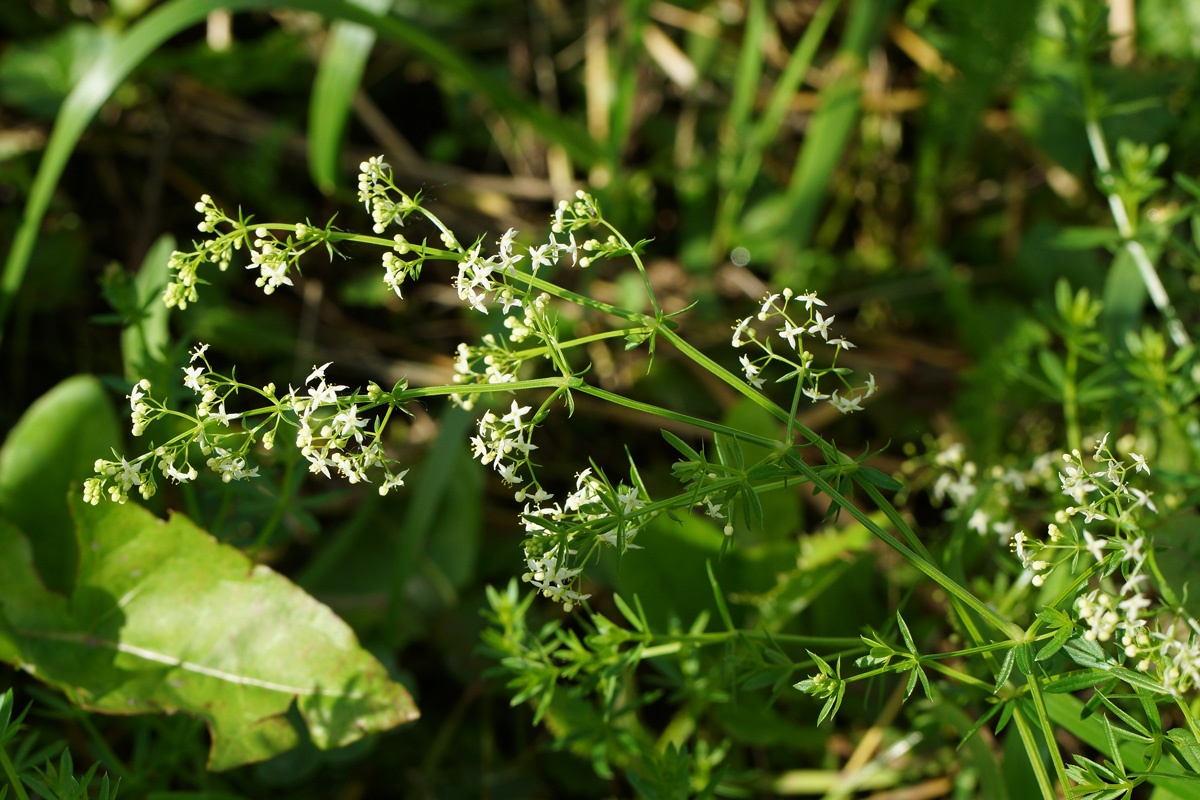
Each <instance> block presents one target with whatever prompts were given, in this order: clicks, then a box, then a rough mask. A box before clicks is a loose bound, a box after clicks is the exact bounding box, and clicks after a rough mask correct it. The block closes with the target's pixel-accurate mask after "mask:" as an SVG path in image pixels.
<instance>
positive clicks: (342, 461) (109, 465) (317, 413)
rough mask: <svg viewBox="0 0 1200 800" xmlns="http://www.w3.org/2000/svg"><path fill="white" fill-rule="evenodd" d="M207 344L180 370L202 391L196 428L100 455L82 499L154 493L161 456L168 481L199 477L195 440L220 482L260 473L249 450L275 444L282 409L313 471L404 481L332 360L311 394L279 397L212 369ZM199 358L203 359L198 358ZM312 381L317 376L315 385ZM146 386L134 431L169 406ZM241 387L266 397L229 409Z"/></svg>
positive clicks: (386, 484) (136, 403)
mask: <svg viewBox="0 0 1200 800" xmlns="http://www.w3.org/2000/svg"><path fill="white" fill-rule="evenodd" d="M207 350H208V345H206V344H203V345H199V346H198V347H196V348H195V349H194V350H193V351H192V354H191V360H190V362H189V365H188V366H187V367H184V370H183V372H184V378H183V383H184V385H185V386H186V387H187V388H189V389H191V390H192V391H193V392H194V393H195V394H196V395H197V405H196V415H195V417H194V418H192V419H193V422H194V423H195V425H194V427H193V428H192V429H191V430H190V431H187V432H186V433H183V434H180V435H178V436H176V437H175V438H174V439H172V440H171V441H170V442H168V443H167V444H166V445H164V446H160V447H157V448H154V449H153V450H152V451H151V452H149V453H146V454H144V455H142V456H139V457H138V458H136V459H134V460H132V461H127V460H126V459H124V458H122V457H120V456H117V459H118V460H117V461H105V460H100V461H97V462H96V467H95V468H96V477H94V478H90V479H88V480H87V481H85V482H84V499H85V500H86V501H87V502H89V503H92V504H95V503H98V502H99V500H100V499H101V498H102V497H103V496H104V495H105V493H107V494H108V496H109V498H110V499H112V500H113V501H116V502H121V503H123V502H125V500H126V499H128V495H129V491H130V490H131V489H133V488H134V487H137V489H138V491H139V492H140V493H141V495H142V497H144V498H149V497H151V496H153V495H154V492H155V491H156V489H155V481H154V474H153V467H154V466H155V464H156V463H157V465H158V468H159V470H160V471H161V472H162V474H163V475H164V476H165V477H166V478H168V479H169V480H173V481H175V482H177V483H187V482H189V481H193V480H195V479H196V477H197V474H198V473H197V471H196V468H195V467H194V466H192V464H191V462H190V459H189V456H188V450H189V448H190V447H191V445H192V444H195V445H197V446H198V447H199V449H200V452H201V453H202V454H203V455H204V456H206V457H207V460H206V462H205V463H206V466H207V467H208V468H209V469H210V470H211V471H212V472H213V473H215V474H216V475H218V476H220V478H221V480H222V481H224V482H226V483H229V482H230V481H241V480H248V479H250V478H256V477H258V467H250V466H249V464H248V463H247V460H246V456H247V454H248V452H249V450H250V447H251V446H252V445H253V444H254V443H255V442H256V441H259V440H260V439H261V442H262V445H263V447H264V448H265V449H267V450H270V449H271V447H272V446H273V445H274V442H275V436H276V431H277V430H278V427H279V425H280V423H281V422H282V421H284V419H285V411H287V412H292V413H294V414H295V415H296V418H297V420H296V423H295V424H296V427H297V434H296V445H297V447H299V448H300V450H301V453H302V454H303V455H304V457H305V458H306V459H307V460H308V462H309V470H310V471H311V472H314V473H320V474H322V475H324V476H325V477H331V472H330V467H332V468H334V469H335V470H337V472H338V473H339V474H341V475H342V476H343V477H345V478H346V479H347V480H349V481H350V482H351V483H358V482H360V481H361V482H367V483H369V482H371V481H370V478H369V477H368V470H370V469H372V468H376V467H378V468H381V469H382V471H383V473H384V474H383V480H382V482H381V483H380V486H379V493H380V494H381V495H386V494H387V493H388V491H390V490H391V489H393V488H395V487H397V486H403V485H404V476H405V474H407V470H404V471H402V472H396V471H395V470H393V469H392V465H394V464H395V462H394V461H392V460H391V459H388V458H386V457H385V456H384V454H383V445H382V443H381V441H380V436H381V433H382V432H381V430H380V426H379V425H378V424H377V425H376V427H375V430H374V431H373V432H372V433H371V434H369V441H367V438H368V436H367V435H364V428H366V426H367V424H368V420H366V419H363V418H362V417H360V416H359V413H360V411H359V406H358V400H360V399H361V398H359V397H358V396H355V397H354V398H343V397H340V396H339V392H341V391H342V390H344V389H346V387H345V386H335V385H331V384H329V383H328V382H327V381H326V380H325V370H326V369H327V368H328V367H329V364H325V365H324V366H321V367H315V368H314V369H313V372H312V374H310V375H309V376H308V379H307V380H306V381H305V383H307V384H310V385H309V386H308V387H307V394H306V395H299V396H298V395H297V392H296V390H294V389H292V390H290V391H289V392H288V394H287V395H286V396H285V397H283V398H282V399H280V398H277V397H276V395H275V386H274V384H268V385H267V386H264V387H262V388H261V389H259V388H255V387H249V386H245V385H243V384H239V383H237V382H236V381H234V380H232V379H231V378H226V377H224V376H222V375H219V374H217V373H215V372H213V371H212V369H211V366H210V365H209V363H208V359H207V358H206V356H205V352H206V351H207ZM197 361H200V362H201V363H200V364H197V363H196V362H197ZM314 381H319V382H317V383H316V385H311V384H313V382H314ZM149 389H150V384H149V383H148V382H147V381H141V382H139V383H138V384H137V385H136V386H134V388H133V391H132V393H131V394H130V395H129V401H130V406H131V408H132V411H133V427H134V433H135V434H138V435H140V434H141V433H142V432H143V431H144V429H145V426H146V424H148V423H149V422H152V421H153V420H155V419H158V418H160V417H162V416H164V415H165V414H166V413H168V412H167V411H166V410H165V409H164V408H162V407H161V406H160V407H158V408H157V409H156V408H155V407H154V406H153V405H151V404H150V403H148V402H147V401H148V400H150V396H149V394H148V392H149ZM239 389H248V390H251V391H252V392H254V393H257V394H258V395H260V396H261V397H263V398H264V399H266V400H267V401H268V403H269V404H268V405H267V406H266V407H264V408H261V409H258V410H256V411H254V412H249V413H246V414H243V413H241V412H237V413H231V412H229V411H227V410H226V408H225V403H226V401H227V400H228V398H229V397H230V395H232V394H234V393H236V392H237V391H238V390H239ZM382 398H383V393H382V391H381V390H379V389H378V387H374V386H373V387H372V392H371V393H370V394H369V395H368V399H369V400H370V405H372V406H373V405H377V404H378V403H379V402H380V400H382ZM180 416H183V415H180ZM251 416H257V417H265V419H263V420H261V421H259V422H258V423H257V424H251V423H250V422H249V420H248V417H251ZM287 416H288V417H290V415H287ZM238 419H241V420H243V422H244V423H246V424H245V425H244V427H240V428H239V429H237V430H231V429H230V428H231V426H232V423H233V422H234V421H235V420H238ZM351 442H353V443H354V446H355V447H356V448H357V449H356V450H354V451H353V452H351V451H348V450H347V448H348V447H349V446H350V444H351Z"/></svg>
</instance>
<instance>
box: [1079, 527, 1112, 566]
mask: <svg viewBox="0 0 1200 800" xmlns="http://www.w3.org/2000/svg"><path fill="white" fill-rule="evenodd" d="M1083 538H1084V541H1085V542H1087V543H1086V544H1085V545H1084V546H1083V549H1084V550H1087V551H1088V552H1089V553H1091V554H1092V556H1093V557H1094V558H1095V559H1096V560H1097V561H1103V560H1104V546H1105V545H1107V544H1108V539H1104V538H1100V539H1095V538H1093V537H1092V535H1091V534H1090V533H1088V532H1087V531H1084V532H1083Z"/></svg>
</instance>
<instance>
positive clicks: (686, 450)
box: [659, 430, 704, 464]
mask: <svg viewBox="0 0 1200 800" xmlns="http://www.w3.org/2000/svg"><path fill="white" fill-rule="evenodd" d="M659 433H661V434H662V435H663V438H664V439H666V440H667V444H669V445H671V447H674V448H675V449H676V450H678V451H679V452H680V453H682V454H683V455H685V456H687V457H688V458H689V459H691V460H692V461H695V462H696V463H697V464H703V463H704V458H703V456H701V455H700V454H699V453H697V452H696V450H695V449H694V448H692V447H691V446H690V445H688V443H687V442H685V441H684V440H683V439H680V438H679V437H678V436H676V435H675V434H673V433H671V432H670V431H668V430H661V431H659Z"/></svg>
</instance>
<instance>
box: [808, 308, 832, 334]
mask: <svg viewBox="0 0 1200 800" xmlns="http://www.w3.org/2000/svg"><path fill="white" fill-rule="evenodd" d="M816 316H817V321H816V322H814V323H813V324H812V325H811V326H809V328H808V332H809V333H819V334H821V338H822V339H824V340H825V341H829V325H830V323H832V322H833V321H834V320H835V319H837V317H823V316H821V312H820V311H818V312H817V314H816Z"/></svg>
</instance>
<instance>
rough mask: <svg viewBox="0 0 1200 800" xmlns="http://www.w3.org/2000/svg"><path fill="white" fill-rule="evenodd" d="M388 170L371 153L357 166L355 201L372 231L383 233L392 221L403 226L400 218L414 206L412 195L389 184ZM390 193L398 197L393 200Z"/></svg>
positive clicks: (389, 175) (382, 162)
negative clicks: (356, 195)
mask: <svg viewBox="0 0 1200 800" xmlns="http://www.w3.org/2000/svg"><path fill="white" fill-rule="evenodd" d="M391 170H392V168H391V167H390V166H388V165H387V163H385V162H384V160H383V157H382V156H372V157H371V158H369V159H367V160H366V161H364V162H362V163H361V164H359V165H358V173H359V174H358V201H359V202H360V203H362V204H363V205H364V206H365V207H366V209H367V213H368V214H370V215H371V219H372V220H374V221H375V224H374V225H373V226H372V230H374V231H375V233H383V231H384V229H386V228H387V226H388V225H391V224H392V223H393V222H395V223H396V224H398V225H403V224H404V218H405V217H407V216H408V215H409V214H411V213H412V212H413V211H415V210H416V209H417V201H416V198H411V197H409V196H408V195H406V194H404V193H403V192H401V191H399V190H398V189H397V188H396V186H395V184H394V183H392V172H391ZM393 193H394V194H395V195H397V196H398V197H399V199H398V200H396V199H393Z"/></svg>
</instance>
